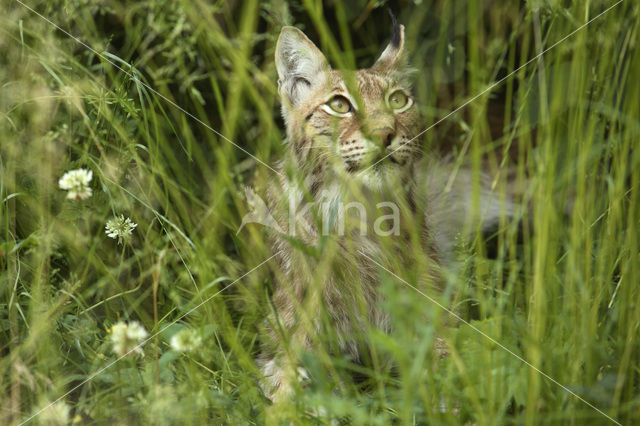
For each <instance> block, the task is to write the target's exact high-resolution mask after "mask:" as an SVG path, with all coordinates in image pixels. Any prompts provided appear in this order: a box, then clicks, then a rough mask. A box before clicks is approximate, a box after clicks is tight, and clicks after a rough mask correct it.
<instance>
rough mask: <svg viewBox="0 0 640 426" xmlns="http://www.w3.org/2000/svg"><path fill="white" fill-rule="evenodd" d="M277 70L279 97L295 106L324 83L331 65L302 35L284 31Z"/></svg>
mask: <svg viewBox="0 0 640 426" xmlns="http://www.w3.org/2000/svg"><path fill="white" fill-rule="evenodd" d="M276 68H277V69H278V88H279V91H280V95H281V96H282V97H284V98H285V99H286V100H287V101H288V102H290V103H291V104H292V105H295V104H297V103H298V102H300V101H301V100H302V99H304V97H305V96H306V95H308V94H309V93H310V92H311V90H312V89H313V88H314V87H315V86H316V84H318V82H319V81H321V79H322V78H323V75H324V73H325V72H326V71H328V69H329V65H328V63H327V60H326V59H325V57H324V55H323V54H322V52H320V50H319V49H318V48H317V47H316V45H315V44H313V42H311V40H309V38H308V37H307V36H306V35H305V34H304V33H303V32H302V31H300V30H299V29H297V28H294V27H283V28H282V31H281V32H280V37H278V43H277V45H276Z"/></svg>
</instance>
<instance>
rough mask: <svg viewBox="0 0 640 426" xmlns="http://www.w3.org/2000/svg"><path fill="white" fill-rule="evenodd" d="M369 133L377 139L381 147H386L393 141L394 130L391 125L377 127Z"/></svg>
mask: <svg viewBox="0 0 640 426" xmlns="http://www.w3.org/2000/svg"><path fill="white" fill-rule="evenodd" d="M371 135H372V136H373V137H374V138H375V139H376V140H377V141H379V142H380V144H381V145H382V146H383V147H385V148H387V147H388V146H389V145H391V141H393V138H394V136H395V135H396V132H395V130H393V129H392V128H391V127H378V128H376V129H373V131H372V132H371Z"/></svg>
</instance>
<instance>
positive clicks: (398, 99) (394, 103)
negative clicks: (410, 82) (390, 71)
mask: <svg viewBox="0 0 640 426" xmlns="http://www.w3.org/2000/svg"><path fill="white" fill-rule="evenodd" d="M410 100H411V99H410V98H409V97H408V96H407V95H406V94H405V93H404V92H403V91H402V90H396V91H395V92H393V93H392V94H391V95H389V106H390V107H391V108H393V109H402V108H404V107H406V106H407V105H409V106H411V105H410V104H409V102H410Z"/></svg>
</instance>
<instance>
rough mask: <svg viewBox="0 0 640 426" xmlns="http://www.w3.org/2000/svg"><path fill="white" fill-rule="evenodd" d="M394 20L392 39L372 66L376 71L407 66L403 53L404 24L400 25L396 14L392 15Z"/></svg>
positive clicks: (387, 70) (386, 70)
mask: <svg viewBox="0 0 640 426" xmlns="http://www.w3.org/2000/svg"><path fill="white" fill-rule="evenodd" d="M391 19H392V20H393V33H392V35H391V41H390V42H389V44H388V45H387V47H386V48H385V49H384V51H383V52H382V54H381V55H380V57H379V58H378V60H377V61H376V63H375V64H373V66H372V67H371V69H372V70H374V71H380V72H389V71H392V70H394V69H398V68H403V67H406V65H407V63H406V59H405V56H404V55H403V50H404V25H399V24H398V22H397V21H396V18H395V16H393V15H391Z"/></svg>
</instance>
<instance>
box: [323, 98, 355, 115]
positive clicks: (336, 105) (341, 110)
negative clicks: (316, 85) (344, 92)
mask: <svg viewBox="0 0 640 426" xmlns="http://www.w3.org/2000/svg"><path fill="white" fill-rule="evenodd" d="M327 105H328V106H329V108H331V110H333V111H334V112H337V113H338V114H341V115H342V114H347V113H349V112H351V103H350V102H349V100H348V99H347V98H345V97H344V96H340V95H337V96H334V97H333V98H331V99H329V102H327Z"/></svg>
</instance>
